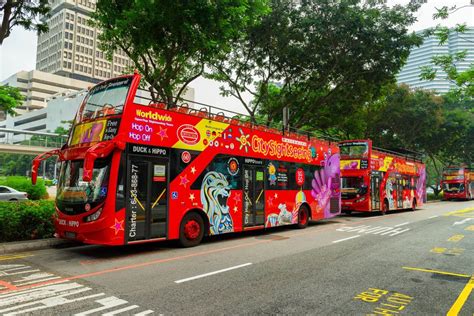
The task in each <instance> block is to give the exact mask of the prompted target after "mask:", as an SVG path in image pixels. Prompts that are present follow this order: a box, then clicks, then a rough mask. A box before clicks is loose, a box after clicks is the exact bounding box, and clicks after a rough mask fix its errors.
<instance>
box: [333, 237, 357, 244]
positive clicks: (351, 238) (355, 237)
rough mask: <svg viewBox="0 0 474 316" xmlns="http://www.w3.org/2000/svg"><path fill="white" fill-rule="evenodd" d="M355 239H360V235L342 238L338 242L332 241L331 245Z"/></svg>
mask: <svg viewBox="0 0 474 316" xmlns="http://www.w3.org/2000/svg"><path fill="white" fill-rule="evenodd" d="M357 237H360V235H355V236H352V237H348V238H343V239H339V240H334V241H333V242H332V243H333V244H335V243H338V242H341V241H345V240H349V239H354V238H357Z"/></svg>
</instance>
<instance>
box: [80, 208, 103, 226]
mask: <svg viewBox="0 0 474 316" xmlns="http://www.w3.org/2000/svg"><path fill="white" fill-rule="evenodd" d="M100 214H102V207H101V208H99V209H98V210H97V211H96V212H94V213H92V214H91V215H89V216H86V217H84V222H86V223H87V222H93V221H96V220H97V219H98V218H99V217H100Z"/></svg>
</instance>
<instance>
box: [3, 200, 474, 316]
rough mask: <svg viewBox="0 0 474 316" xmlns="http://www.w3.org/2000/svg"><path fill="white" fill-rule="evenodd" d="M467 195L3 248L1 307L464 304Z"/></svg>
mask: <svg viewBox="0 0 474 316" xmlns="http://www.w3.org/2000/svg"><path fill="white" fill-rule="evenodd" d="M473 250H474V202H473V201H471V202H439V203H432V204H431V203H430V204H428V205H425V206H424V207H423V209H421V210H417V211H415V212H410V211H405V212H396V213H389V214H388V215H386V216H379V215H376V214H356V215H352V216H346V215H344V216H340V217H338V218H335V219H331V220H326V221H321V222H317V223H313V224H312V225H310V226H309V227H308V228H307V229H304V230H298V229H292V228H279V229H274V230H268V231H266V232H252V233H246V234H236V235H231V236H225V237H219V238H211V239H208V240H206V241H205V243H204V244H202V245H200V246H199V247H195V248H188V249H181V248H177V247H176V245H175V244H174V243H155V244H146V245H134V246H129V247H116V248H107V247H98V246H78V247H73V248H64V249H48V250H41V251H34V252H29V253H16V254H9V255H4V256H0V314H10V315H16V314H25V313H26V314H29V313H31V314H33V315H59V314H61V315H65V314H66V315H72V314H77V315H100V314H103V315H118V314H119V315H148V314H150V315H152V314H154V315H159V314H164V315H186V314H191V313H192V314H197V315H201V314H202V315H216V314H219V315H220V314H252V315H254V314H311V315H371V314H373V315H442V314H443V315H445V314H448V315H457V314H459V315H469V316H472V315H473V313H474V293H473V292H474V291H473V289H474V278H473V279H471V277H472V276H473V274H474V251H473Z"/></svg>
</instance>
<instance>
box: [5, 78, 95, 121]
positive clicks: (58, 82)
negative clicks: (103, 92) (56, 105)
mask: <svg viewBox="0 0 474 316" xmlns="http://www.w3.org/2000/svg"><path fill="white" fill-rule="evenodd" d="M1 84H2V85H8V86H11V87H16V88H18V89H19V90H20V93H21V94H22V95H23V96H24V97H25V101H24V102H23V104H22V105H21V106H19V107H17V108H16V109H15V111H16V112H17V114H19V115H22V114H25V113H27V112H29V111H32V110H38V109H42V108H44V107H46V105H47V101H48V100H49V99H50V98H51V97H52V96H54V95H57V94H58V93H68V92H76V91H80V90H84V89H87V87H88V86H91V83H90V82H87V81H81V80H76V79H72V78H65V77H62V76H58V75H55V74H51V73H46V72H42V71H38V70H32V71H20V72H17V73H16V74H13V75H12V76H10V77H8V78H7V79H5V80H4V81H2V83H1ZM0 120H1V119H0Z"/></svg>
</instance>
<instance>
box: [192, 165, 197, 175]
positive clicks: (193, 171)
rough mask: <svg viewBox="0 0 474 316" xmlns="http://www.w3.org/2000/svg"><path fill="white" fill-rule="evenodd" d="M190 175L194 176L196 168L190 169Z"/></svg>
mask: <svg viewBox="0 0 474 316" xmlns="http://www.w3.org/2000/svg"><path fill="white" fill-rule="evenodd" d="M191 173H192V174H195V173H196V168H194V166H192V167H191Z"/></svg>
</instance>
